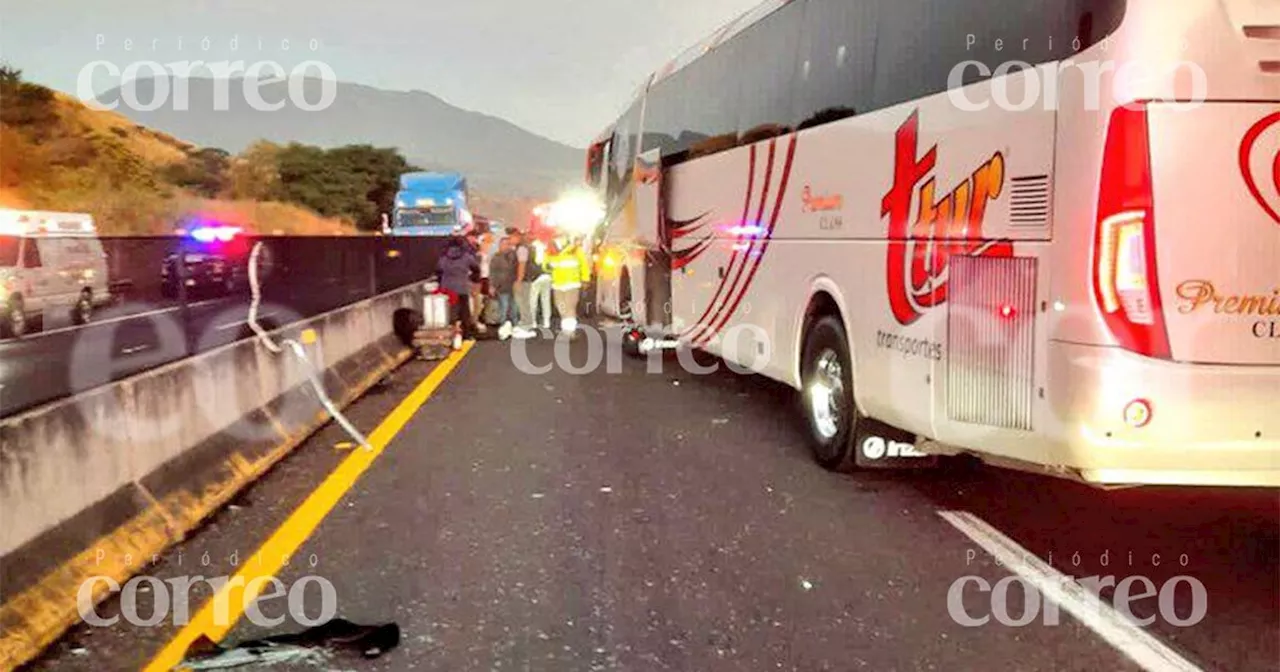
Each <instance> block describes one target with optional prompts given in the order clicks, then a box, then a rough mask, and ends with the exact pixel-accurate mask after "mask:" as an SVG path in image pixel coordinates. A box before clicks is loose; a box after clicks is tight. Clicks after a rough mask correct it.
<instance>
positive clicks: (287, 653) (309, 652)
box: [179, 618, 400, 670]
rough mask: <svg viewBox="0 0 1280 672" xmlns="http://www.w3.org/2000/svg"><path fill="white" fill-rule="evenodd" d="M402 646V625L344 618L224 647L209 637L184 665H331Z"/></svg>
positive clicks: (207, 667) (200, 667)
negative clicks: (339, 658)
mask: <svg viewBox="0 0 1280 672" xmlns="http://www.w3.org/2000/svg"><path fill="white" fill-rule="evenodd" d="M399 645H400V626H399V625H397V624H395V623H387V624H384V625H358V624H356V623H352V622H350V621H347V620H343V619H341V618H337V619H334V620H331V621H329V622H327V623H325V624H323V625H318V626H316V627H314V628H310V629H308V630H304V631H303V632H300V633H296V634H290V635H277V636H274V637H267V638H265V639H258V640H252V641H248V642H243V643H241V644H239V645H237V646H234V647H230V648H224V647H222V646H220V645H218V644H215V643H214V642H213V641H211V640H210V639H209V638H207V637H202V638H200V639H199V640H197V641H196V642H195V643H194V644H192V645H191V648H190V649H189V650H188V651H187V658H186V660H184V661H183V662H182V663H181V665H179V667H180V668H182V669H187V670H226V669H233V668H237V667H245V666H249V665H252V666H254V667H262V666H266V665H281V664H288V665H293V664H311V665H327V663H328V661H329V659H330V658H332V657H333V656H334V655H336V654H338V653H356V654H359V655H360V656H362V657H364V658H377V657H379V656H381V655H382V654H384V653H386V652H387V651H390V650H391V649H394V648H396V647H397V646H399Z"/></svg>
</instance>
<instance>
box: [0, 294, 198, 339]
mask: <svg viewBox="0 0 1280 672" xmlns="http://www.w3.org/2000/svg"><path fill="white" fill-rule="evenodd" d="M220 300H221V299H206V300H204V301H200V302H198V303H192V304H188V306H187V307H188V308H199V307H201V306H207V305H209V304H211V303H216V302H218V301H220ZM181 309H182V307H181V306H171V307H169V308H158V309H156V310H148V311H146V312H144V313H129V314H128V315H121V316H120V317H113V318H111V319H109V320H97V321H94V320H91V321H90V322H89V323H88V324H78V325H75V326H71V327H62V328H60V329H49V330H41V331H39V332H37V333H34V334H30V335H27V336H23V337H22V339H21V340H22V341H35V340H38V339H40V338H43V337H45V336H53V335H55V334H65V333H67V332H70V331H76V330H79V329H85V328H91V327H100V326H102V325H104V324H115V323H117V322H128V321H129V320H138V319H142V318H144V317H151V316H153V315H163V314H165V313H172V312H174V311H176V310H181ZM15 342H17V341H15Z"/></svg>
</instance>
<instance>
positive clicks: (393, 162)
mask: <svg viewBox="0 0 1280 672" xmlns="http://www.w3.org/2000/svg"><path fill="white" fill-rule="evenodd" d="M329 155H330V157H331V158H332V159H333V160H334V161H335V162H336V163H337V164H338V165H340V166H346V167H347V168H348V169H350V170H352V171H355V172H356V173H358V174H360V175H363V176H364V180H365V200H366V201H368V202H369V203H370V204H371V205H372V210H371V211H367V212H369V214H368V215H367V216H365V217H362V218H359V219H357V220H356V225H357V226H359V228H360V229H362V230H365V231H376V230H378V228H379V226H380V225H381V221H382V220H381V217H380V215H381V213H384V212H386V213H390V212H391V209H392V208H393V207H395V201H396V192H397V191H399V190H400V175H402V174H404V173H407V172H410V171H412V170H416V169H415V168H414V167H413V166H411V165H409V162H408V161H406V160H405V158H404V157H403V156H401V155H400V152H398V151H396V150H395V149H393V148H378V147H373V146H371V145H348V146H346V147H339V148H337V149H333V150H330V151H329Z"/></svg>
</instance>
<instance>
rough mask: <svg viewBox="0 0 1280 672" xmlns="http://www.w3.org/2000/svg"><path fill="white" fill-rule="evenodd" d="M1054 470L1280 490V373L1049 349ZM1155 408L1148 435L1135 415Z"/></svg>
mask: <svg viewBox="0 0 1280 672" xmlns="http://www.w3.org/2000/svg"><path fill="white" fill-rule="evenodd" d="M1049 380H1050V381H1052V382H1051V385H1050V389H1051V390H1053V392H1055V393H1054V394H1050V395H1049V400H1050V402H1051V403H1050V418H1049V423H1050V425H1051V426H1053V434H1055V437H1056V439H1057V440H1056V441H1054V442H1053V443H1054V444H1055V445H1054V447H1053V448H1052V449H1051V452H1053V453H1055V454H1054V455H1053V456H1052V458H1051V461H1052V462H1053V463H1056V464H1061V465H1064V466H1067V467H1069V468H1071V469H1072V470H1073V471H1076V472H1077V473H1078V474H1079V476H1080V477H1081V478H1083V479H1084V480H1086V481H1088V482H1091V483H1099V484H1153V485H1154V484H1165V485H1206V486H1269V487H1280V366H1217V365H1192V364H1179V363H1175V362H1164V361H1158V360H1154V359H1150V358H1146V357H1141V356H1138V355H1135V354H1133V353H1130V352H1126V351H1123V350H1119V349H1116V348H1107V347H1097V346H1087V345H1077V344H1070V343H1061V342H1055V343H1052V344H1051V345H1050V349H1049ZM1138 400H1144V401H1145V402H1147V404H1149V408H1150V409H1151V413H1150V420H1149V422H1148V423H1147V424H1146V425H1144V426H1141V427H1137V426H1134V424H1136V423H1133V422H1130V421H1129V420H1128V419H1126V407H1127V406H1129V404H1131V403H1134V402H1136V401H1138Z"/></svg>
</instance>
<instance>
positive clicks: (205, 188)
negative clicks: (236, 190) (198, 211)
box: [165, 147, 231, 198]
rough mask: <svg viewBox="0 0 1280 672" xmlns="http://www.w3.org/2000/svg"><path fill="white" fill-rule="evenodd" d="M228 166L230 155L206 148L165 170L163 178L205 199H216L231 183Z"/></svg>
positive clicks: (212, 148)
mask: <svg viewBox="0 0 1280 672" xmlns="http://www.w3.org/2000/svg"><path fill="white" fill-rule="evenodd" d="M230 165H231V161H230V154H228V153H227V152H226V150H222V149H218V148H216V147H206V148H204V149H200V150H197V151H195V152H192V153H191V154H189V155H188V156H187V158H186V160H185V161H181V162H178V163H175V164H172V165H170V166H169V167H168V168H166V169H165V178H166V179H167V180H168V181H169V182H170V183H171V184H173V185H175V186H178V187H182V188H184V189H188V190H190V191H192V192H195V193H196V194H199V195H200V196H203V197H205V198H217V197H218V196H219V195H220V194H222V192H223V191H224V190H225V189H227V186H228V184H229V183H230V181H231V177H230V175H229V170H230Z"/></svg>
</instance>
